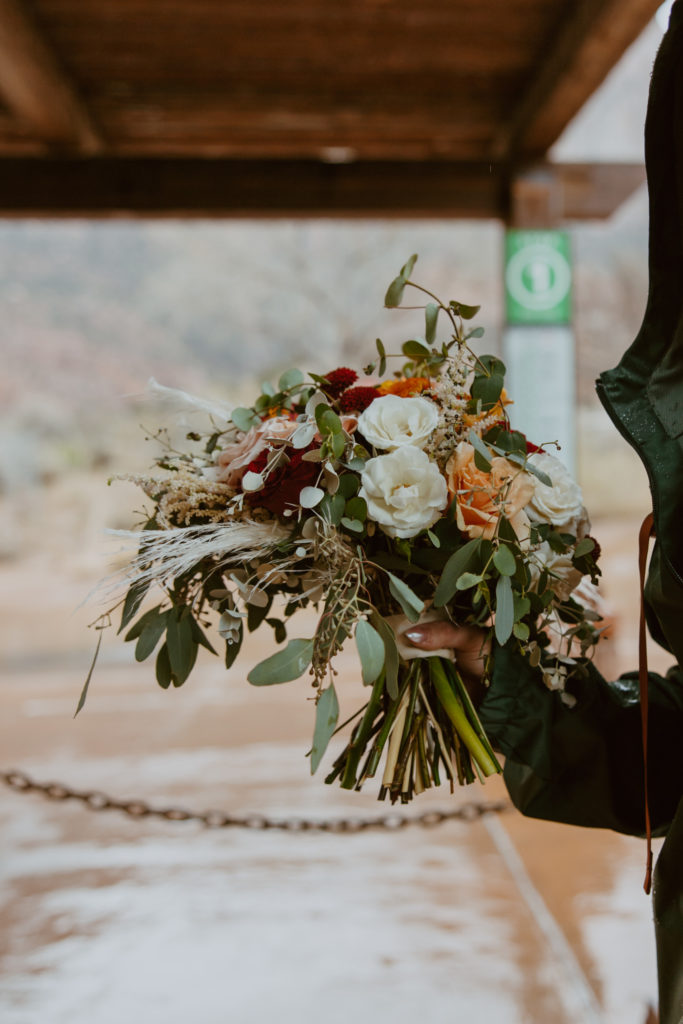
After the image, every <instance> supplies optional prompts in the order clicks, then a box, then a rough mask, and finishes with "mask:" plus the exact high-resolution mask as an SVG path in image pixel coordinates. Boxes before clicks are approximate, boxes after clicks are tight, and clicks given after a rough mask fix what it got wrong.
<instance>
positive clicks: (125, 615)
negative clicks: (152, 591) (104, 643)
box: [117, 583, 151, 635]
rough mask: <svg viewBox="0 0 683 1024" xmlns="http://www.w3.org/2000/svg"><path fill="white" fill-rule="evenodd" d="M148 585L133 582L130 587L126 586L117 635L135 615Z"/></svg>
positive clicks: (149, 584)
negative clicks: (126, 591) (126, 590)
mask: <svg viewBox="0 0 683 1024" xmlns="http://www.w3.org/2000/svg"><path fill="white" fill-rule="evenodd" d="M150 586H151V583H134V584H133V585H132V586H131V587H129V588H128V593H127V594H126V599H125V601H124V602H123V611H122V612H121V625H120V626H119V628H118V631H117V635H118V633H120V632H121V631H122V630H123V629H125V628H126V626H127V625H128V623H129V622H130V621H131V619H132V618H133V617H134V616H135V614H136V612H137V610H138V608H139V607H140V605H141V604H142V602H143V600H144V597H145V594H146V593H147V591H148V590H149V588H150Z"/></svg>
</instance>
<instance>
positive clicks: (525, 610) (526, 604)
mask: <svg viewBox="0 0 683 1024" xmlns="http://www.w3.org/2000/svg"><path fill="white" fill-rule="evenodd" d="M512 596H513V598H514V604H515V622H517V621H518V620H519V619H523V618H524V616H525V615H528V614H529V612H530V611H531V601H530V600H529V598H528V597H522V595H521V594H518V593H517V592H516V591H514V592H513V595H512Z"/></svg>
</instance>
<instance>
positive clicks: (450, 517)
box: [79, 256, 599, 802]
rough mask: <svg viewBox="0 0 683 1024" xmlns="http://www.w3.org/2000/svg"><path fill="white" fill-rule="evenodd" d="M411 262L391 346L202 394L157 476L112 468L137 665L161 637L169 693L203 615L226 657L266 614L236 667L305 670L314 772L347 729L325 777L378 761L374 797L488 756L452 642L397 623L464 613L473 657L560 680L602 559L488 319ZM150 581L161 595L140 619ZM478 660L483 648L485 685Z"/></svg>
mask: <svg viewBox="0 0 683 1024" xmlns="http://www.w3.org/2000/svg"><path fill="white" fill-rule="evenodd" d="M416 258H417V257H415V256H413V257H411V259H410V260H408V262H407V263H406V264H405V266H404V267H403V268H402V269H401V272H400V274H399V275H398V277H396V278H395V280H394V281H392V283H391V285H390V286H389V289H388V291H387V294H386V298H385V304H386V306H387V307H391V308H396V307H399V306H400V305H401V303H402V300H403V294H404V291H405V290H406V288H411V289H414V290H416V291H417V292H418V293H419V294H420V296H421V297H422V296H424V298H425V303H424V305H423V306H420V307H415V306H411V307H410V308H411V309H415V308H421V309H424V334H423V336H420V337H412V338H410V339H409V340H408V341H406V342H405V343H404V344H403V345H402V346H401V347H400V348H401V351H400V353H397V354H387V352H386V351H385V348H384V345H383V344H382V342H381V341H380V340H379V339H378V340H377V343H376V344H377V357H376V359H375V361H374V362H372V363H371V364H370V365H367V366H365V367H364V368H363V371H362V375H359V374H358V372H357V371H355V370H353V369H349V368H347V367H339V368H337V369H334V370H332V371H331V372H329V373H327V374H325V375H324V376H321V375H316V374H308V376H305V375H304V373H302V372H301V371H300V370H298V369H290V370H287V371H286V372H285V373H283V374H282V376H281V377H280V379H279V381H278V383H277V385H276V386H273V385H270V384H264V385H263V388H262V393H261V394H260V395H259V396H258V397H257V398H256V400H255V402H254V404H253V406H251V407H249V408H238V409H234V410H233V411H232V412H231V414H225V415H226V418H222V414H221V412H220V410H218V411H217V412H216V413H215V415H214V417H213V420H212V429H211V430H210V431H209V432H207V433H206V434H200V433H198V432H194V431H193V432H191V433H189V434H188V435H187V440H188V442H189V444H190V445H192V446H194V447H193V448H191V449H190V450H188V451H181V452H178V451H175V450H172V449H171V448H170V446H169V447H168V449H167V450H165V451H164V452H163V453H162V455H161V456H160V457H159V458H158V459H157V466H158V467H159V469H160V470H163V475H162V474H160V473H155V474H154V475H150V476H144V477H135V478H128V479H134V480H135V482H136V483H138V484H139V485H140V486H141V487H142V489H143V490H144V492H145V494H146V495H147V496H148V498H149V499H150V500H151V501H152V503H153V509H152V511H151V514H150V515H149V518H148V519H147V521H146V522H145V524H144V527H143V530H142V532H140V533H135V534H134V536H135V538H136V544H137V545H138V551H137V555H136V557H135V558H134V559H133V561H132V562H131V564H130V565H129V567H128V569H127V570H126V584H127V592H126V594H125V597H122V598H121V601H120V602H119V604H122V618H121V626H120V631H123V630H127V632H126V633H125V639H126V640H127V641H131V642H134V643H135V657H136V658H137V660H138V661H142V660H144V659H146V658H148V657H150V656H152V654H153V653H154V652H155V651H156V677H157V681H158V683H159V685H160V686H162V687H164V688H168V687H169V686H171V685H173V686H182V685H183V683H184V682H185V681H186V679H187V678H188V676H189V675H190V673H191V671H192V668H193V666H194V664H195V659H196V656H197V651H198V649H199V647H200V646H202V647H205V648H207V649H208V650H209V651H211V652H213V653H214V654H215V653H217V652H216V650H215V648H214V643H215V642H216V641H215V640H213V642H212V641H211V640H210V639H209V638H208V637H207V632H206V631H207V630H209V629H210V630H213V631H214V632H215V633H217V635H218V636H219V637H221V638H222V639H223V640H224V641H225V662H226V665H227V666H228V667H230V666H231V665H232V664H233V662H234V661H235V659H236V657H237V655H238V653H239V651H240V646H241V644H242V639H243V636H244V633H245V630H246V631H254V630H257V629H265V628H267V629H270V630H272V632H273V634H274V641H275V643H276V644H278V645H280V649H279V650H277V651H276V652H275V653H273V654H271V655H270V656H269V657H267V658H266V659H265V660H264V661H261V662H260V663H259V664H258V665H256V667H255V668H253V669H252V670H251V672H250V673H249V675H248V679H249V682H250V683H252V684H253V685H254V686H271V685H274V684H280V683H286V682H287V681H289V680H293V679H297V678H299V677H300V676H302V675H303V674H304V673H306V672H308V673H309V674H310V676H311V683H312V686H313V688H314V691H315V705H316V713H315V725H314V731H313V743H312V747H311V750H310V752H309V755H310V759H311V771H312V772H315V771H316V769H317V767H318V765H319V763H320V761H321V759H322V757H323V755H324V753H325V750H326V748H327V745H328V743H329V741H330V739H331V737H332V736H333V734H334V733H335V732H337V731H338V730H339V729H342V728H344V727H350V734H349V737H348V742H347V744H346V746H345V747H344V749H343V750H342V751H341V753H340V754H339V756H338V757H337V759H336V761H335V762H334V764H333V766H332V768H331V770H330V771H329V774H328V775H327V778H326V782H328V783H331V782H334V781H337V780H338V781H339V784H340V785H341V786H342V787H343V788H345V789H360V788H361V787H362V785H363V783H364V782H365V781H366V779H369V778H374V777H375V776H377V775H378V773H379V772H380V766H382V767H381V783H380V789H379V796H380V798H384V797H386V796H388V797H389V798H390V799H391V800H392V801H396V800H401V801H403V802H407V801H408V800H410V799H411V798H412V796H413V795H414V794H417V793H420V792H422V791H423V790H424V789H426V788H427V787H430V786H432V785H438V784H439V783H440V781H441V780H442V779H444V780H448V781H449V782H450V784H451V786H452V785H453V783H454V781H456V780H457V781H458V782H459V783H461V784H462V783H468V782H472V781H474V780H475V778H477V777H479V778H480V779H482V780H483V779H484V778H485V777H486V776H489V775H491V774H493V773H495V772H499V771H500V766H499V764H498V761H497V759H496V755H495V753H494V751H493V749H492V747H491V744H490V743H489V741H488V739H487V737H486V734H485V732H484V730H483V728H482V726H481V724H480V722H479V719H478V717H477V713H476V709H475V707H474V705H473V702H472V700H471V699H470V695H469V693H468V689H467V686H466V685H465V682H464V681H463V678H462V676H461V674H460V672H459V670H458V665H457V663H456V662H455V661H454V659H453V656H452V652H450V651H448V650H443V651H440V652H436V653H433V654H430V655H429V656H427V655H425V653H424V652H421V651H419V650H417V649H416V648H414V647H411V645H410V644H409V643H407V642H406V640H405V638H404V636H403V634H404V633H405V632H406V631H409V629H410V626H411V624H414V623H418V622H424V621H431V620H434V619H446V620H449V621H451V622H453V623H455V624H458V625H472V626H476V627H479V629H480V630H481V636H482V650H483V651H484V650H487V651H488V650H489V648H490V646H491V644H490V641H491V640H493V639H494V638H495V642H496V643H497V644H499V645H514V646H515V647H516V648H517V649H518V650H519V651H520V652H521V654H522V655H523V656H524V657H525V658H527V659H528V660H529V662H530V663H531V664H532V665H535V666H538V667H539V669H540V676H541V678H542V679H543V681H544V682H545V684H546V685H548V686H549V687H551V688H554V689H561V690H564V688H565V685H566V684H567V682H569V681H570V680H571V678H572V676H574V675H575V674H577V673H580V672H581V671H582V670H583V665H584V664H585V659H586V656H587V655H588V654H589V652H590V651H591V649H592V647H593V645H594V644H595V642H596V640H597V637H598V633H599V631H598V629H597V628H596V624H595V622H596V619H597V616H596V614H595V613H594V612H593V611H591V609H590V607H588V606H587V605H586V603H585V602H582V601H580V600H577V595H576V593H575V590H576V587H577V585H578V584H580V583H581V581H582V580H583V579H584V577H590V578H591V579H592V580H593V582H595V580H596V577H597V575H598V573H599V570H598V568H597V565H596V560H597V557H598V553H599V549H598V546H597V543H596V542H595V541H594V540H593V539H592V538H591V537H590V536H589V535H588V531H589V528H590V527H589V522H588V518H587V515H586V511H585V509H584V507H583V503H582V498H581V492H580V490H579V488H578V486H577V484H576V483H575V482H574V481H573V479H572V478H571V476H570V474H569V473H568V471H567V470H566V468H565V467H564V466H563V464H562V463H561V462H560V461H559V460H558V459H557V458H555V457H554V456H553V455H551V454H548V453H547V452H546V451H545V450H544V449H543V447H542V446H537V445H535V444H532V443H530V442H529V441H528V440H527V439H526V437H525V436H524V435H523V434H521V433H519V432H518V431H515V430H514V429H513V427H512V426H511V424H510V420H509V416H508V406H509V405H510V404H511V403H510V399H509V398H508V397H507V394H506V392H505V389H504V373H505V367H504V365H503V363H502V362H501V361H500V359H498V358H496V357H494V356H490V355H476V354H475V353H474V352H473V350H472V348H471V347H470V343H471V341H472V340H473V339H475V338H480V337H481V336H482V334H483V330H482V328H480V327H477V328H471V327H469V326H468V325H469V322H470V321H471V320H472V318H473V317H474V316H475V315H476V313H477V311H478V308H479V307H477V306H470V305H466V304H464V303H462V302H458V301H455V300H451V301H441V300H440V299H439V298H437V297H436V296H435V295H433V294H432V293H431V292H429V291H428V290H427V289H425V288H423V287H422V286H421V285H418V284H416V283H415V282H413V281H412V280H411V279H410V275H411V273H412V271H413V267H414V265H415V261H416ZM441 325H444V326H445V327H446V328H447V339H446V340H444V341H437V333H438V329H439V327H440V326H441ZM389 360H398V367H397V369H396V370H395V372H394V373H393V375H391V376H387V365H388V363H389ZM227 416H229V419H228V418H227ZM188 447H189V446H188ZM153 585H154V586H155V587H156V589H157V591H158V592H159V593H160V599H159V600H158V601H157V603H155V604H154V605H153V606H152V607H146V605H145V608H146V610H144V611H143V612H142V614H140V613H141V611H142V603H143V601H144V600H145V598H146V597H147V596H148V591H150V588H152V586H153ZM307 605H313V606H314V607H315V608H316V609H317V610H319V613H320V615H319V618H318V621H317V625H316V627H315V630H314V632H313V635H312V636H305V637H295V638H289V631H290V628H291V624H292V616H293V614H294V613H295V612H296V611H298V610H299V609H302V608H304V607H306V606H307ZM115 607H118V605H116V606H115ZM111 611H113V609H110V610H109V612H108V613H106V615H105V616H103V617H102V618H101V619H100V620H98V624H99V626H100V628H101V627H102V626H103V625H105V624H107V623H108V621H110V620H109V618H108V616H109V615H110V613H111ZM351 637H353V639H354V641H355V645H356V648H357V650H358V655H359V660H360V667H361V672H362V679H363V683H364V684H365V686H366V687H367V688H368V697H367V700H366V701H365V703H364V704H363V706H361V707H359V708H356V709H355V710H354V711H353V714H352V715H351V717H350V718H348V719H347V721H345V722H344V723H343V725H341V726H338V721H339V717H340V709H339V695H338V693H337V687H336V685H335V677H336V672H335V669H334V658H335V655H336V654H337V653H338V652H339V651H340V649H341V647H342V645H343V644H344V643H345V642H346V641H347V640H348V639H350V638H351ZM100 638H101V634H100ZM494 656H495V655H494ZM93 666H94V662H93ZM490 674H491V657H490V656H487V661H486V669H485V673H484V683H488V681H489V680H490ZM91 676H92V668H91V671H90V673H89V675H88V680H87V682H86V686H85V687H84V691H83V694H82V696H81V702H80V704H79V710H80V707H81V706H82V705H83V702H84V700H85V696H86V692H87V688H88V685H89V682H90V678H91ZM570 690H571V687H570V688H569V690H567V691H565V693H564V696H565V698H566V699H567V700H571V699H572V698H571V693H570Z"/></svg>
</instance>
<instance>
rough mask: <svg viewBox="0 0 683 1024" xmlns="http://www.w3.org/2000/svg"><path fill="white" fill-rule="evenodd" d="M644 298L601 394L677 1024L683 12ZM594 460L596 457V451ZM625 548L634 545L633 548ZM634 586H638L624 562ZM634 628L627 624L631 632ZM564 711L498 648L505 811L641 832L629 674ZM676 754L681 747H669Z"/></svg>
mask: <svg viewBox="0 0 683 1024" xmlns="http://www.w3.org/2000/svg"><path fill="white" fill-rule="evenodd" d="M645 149H646V164H647V171H648V188H649V195H650V243H649V251H650V257H649V266H650V289H649V296H648V303H647V308H646V311H645V317H644V320H643V324H642V327H641V329H640V331H639V333H638V336H637V337H636V339H635V341H634V343H633V345H632V346H631V347H630V348H629V349H628V351H627V352H626V354H625V355H624V357H623V359H622V361H621V363H620V364H619V366H617V367H616V369H614V370H610V371H609V372H607V373H604V374H602V376H601V377H600V380H599V381H598V385H597V386H598V394H599V396H600V398H601V400H602V402H603V404H604V406H605V408H606V410H607V412H608V413H609V415H610V416H611V418H612V420H613V421H614V423H615V425H616V427H617V428H618V430H619V431H620V432H621V433H622V434H623V435H624V437H625V438H626V440H627V441H628V442H629V443H630V444H631V445H632V446H633V447H634V448H635V449H636V451H637V452H638V454H639V455H640V457H641V458H642V460H643V462H644V464H645V467H646V469H647V472H648V476H649V480H650V488H651V491H652V500H653V510H654V516H655V531H656V536H657V540H656V544H655V548H654V551H653V554H652V558H651V562H650V569H649V573H648V581H647V586H646V602H647V618H648V626H649V629H650V632H651V633H652V635H653V636H654V638H655V639H656V640H657V641H658V642H659V643H660V644H662V646H664V647H665V648H666V649H667V650H668V651H670V652H671V654H672V662H673V663H674V664H673V667H672V669H671V671H670V672H669V673H668V674H667V676H666V677H665V678H662V677H660V676H657V675H654V674H650V686H649V690H650V712H649V715H650V725H649V733H648V748H649V752H648V771H649V777H650V779H649V786H648V790H649V798H650V811H651V816H652V823H653V829H654V832H655V834H656V835H666V837H667V838H666V841H665V843H664V847H663V849H662V851H661V854H660V856H659V859H658V863H657V866H656V869H655V878H654V912H655V928H656V934H657V954H658V970H659V986H660V1020H661V1024H681V1022H682V1021H683V761H682V760H681V757H680V751H681V747H683V670H682V669H681V668H679V666H683V0H677V2H676V4H675V6H674V9H673V13H672V16H671V23H670V26H669V31H668V32H667V34H666V35H665V37H664V39H663V41H662V45H661V48H660V51H659V54H658V56H657V60H656V63H655V67H654V71H653V76H652V85H651V89H650V101H649V105H648V115H647V123H646V130H645ZM595 457H596V458H598V459H599V458H600V452H599V451H596V452H595ZM634 541H635V539H634ZM633 585H634V587H636V586H637V575H636V572H635V556H634V584H633ZM633 629H634V630H635V629H637V622H634V623H633ZM573 692H574V694H575V696H576V697H577V703H576V706H575V707H574V708H571V709H570V708H568V707H567V706H566V705H565V704H563V703H562V701H561V699H560V697H559V695H558V694H556V693H552V692H550V691H549V690H547V689H545V688H544V686H543V683H542V682H541V681H540V679H539V677H538V674H537V672H536V671H534V670H532V669H530V668H529V667H528V665H526V664H524V663H523V662H522V661H521V659H520V658H519V657H518V656H515V655H514V654H513V653H512V652H511V651H510V650H508V649H507V648H502V649H500V648H499V649H498V650H497V651H496V652H495V656H494V672H493V680H492V684H491V687H490V688H489V691H488V693H487V695H486V697H485V699H484V701H483V703H482V705H481V717H482V720H483V723H484V725H485V727H486V728H487V729H488V731H489V734H490V735H491V737H492V738H493V740H494V742H495V743H496V744H497V745H498V747H499V748H500V749H501V750H502V752H503V753H504V754H505V756H506V765H505V781H506V783H507V786H508V789H509V791H510V795H511V797H512V799H513V801H514V803H515V805H516V806H517V807H518V808H519V809H520V810H521V811H522V812H523V813H524V814H528V815H530V816H532V817H538V818H545V819H549V820H553V821H562V822H567V823H570V824H574V825H586V826H591V827H598V828H610V829H615V830H616V831H618V832H625V833H629V834H635V835H642V834H643V832H644V799H643V781H642V780H643V762H642V741H641V724H640V710H639V692H638V677H637V672H632V673H629V674H627V675H626V676H624V677H622V678H621V679H619V680H617V681H616V682H607V681H606V680H605V679H603V678H602V677H601V676H600V674H599V673H598V672H597V671H595V670H594V669H593V668H592V666H591V667H590V669H589V677H588V678H587V679H585V680H583V681H581V682H580V683H578V684H576V685H575V687H574V690H573ZM679 744H680V745H681V746H679Z"/></svg>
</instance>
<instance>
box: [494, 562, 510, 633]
mask: <svg viewBox="0 0 683 1024" xmlns="http://www.w3.org/2000/svg"><path fill="white" fill-rule="evenodd" d="M514 624H515V605H514V600H513V595H512V583H511V582H510V577H509V576H500V577H499V578H498V582H497V583H496V619H495V626H494V629H495V634H496V640H497V641H498V643H499V644H500V645H501V647H502V646H503V644H505V643H507V641H508V640H509V639H510V636H511V635H512V627H513V626H514Z"/></svg>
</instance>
